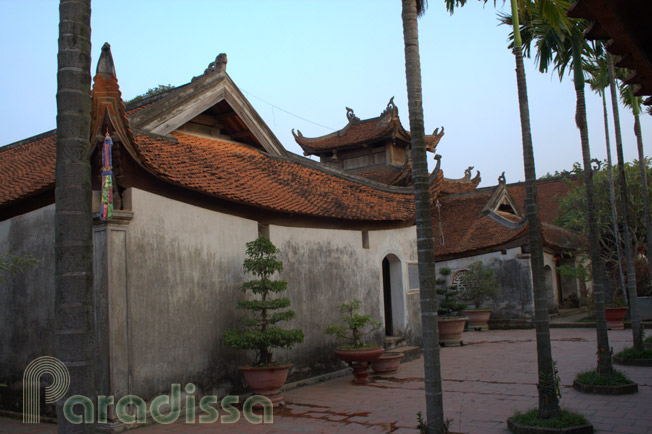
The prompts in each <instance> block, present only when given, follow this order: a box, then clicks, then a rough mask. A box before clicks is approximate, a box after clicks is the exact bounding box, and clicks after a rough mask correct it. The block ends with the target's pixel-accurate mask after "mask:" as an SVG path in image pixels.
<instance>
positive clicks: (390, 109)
mask: <svg viewBox="0 0 652 434" xmlns="http://www.w3.org/2000/svg"><path fill="white" fill-rule="evenodd" d="M387 115H391V116H398V107H396V105H394V97H391V98H390V99H389V102H388V103H387V107H386V108H385V110H384V111H383V112H382V113H381V114H380V117H384V116H387Z"/></svg>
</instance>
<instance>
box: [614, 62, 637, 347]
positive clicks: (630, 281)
mask: <svg viewBox="0 0 652 434" xmlns="http://www.w3.org/2000/svg"><path fill="white" fill-rule="evenodd" d="M607 59H608V63H609V87H610V88H611V104H612V107H613V112H614V129H615V130H616V154H617V155H618V178H619V179H618V181H619V182H620V198H621V207H622V208H621V215H622V219H623V242H624V244H625V261H626V262H627V292H628V293H629V313H630V315H631V318H632V339H633V341H634V342H633V343H634V348H636V349H639V350H642V349H643V329H642V328H641V315H640V313H639V311H638V300H637V294H636V271H635V270H634V255H633V254H632V237H631V234H630V233H629V224H628V220H629V219H628V214H629V213H628V211H627V205H628V203H629V195H628V193H627V180H626V179H625V159H624V158H623V139H622V137H621V135H620V115H619V114H618V95H616V79H615V75H614V64H613V59H612V57H611V54H607Z"/></svg>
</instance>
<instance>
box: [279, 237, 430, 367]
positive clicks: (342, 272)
mask: <svg viewBox="0 0 652 434" xmlns="http://www.w3.org/2000/svg"><path fill="white" fill-rule="evenodd" d="M269 234H270V239H271V241H272V242H273V243H274V244H275V245H276V246H277V247H278V248H279V249H280V251H281V254H280V258H281V260H282V261H283V263H284V271H283V273H282V274H281V277H282V279H283V280H285V281H287V282H288V291H287V296H288V297H289V298H290V300H291V301H292V308H293V310H295V312H296V314H297V317H296V318H295V320H293V321H292V322H291V323H288V327H292V328H300V329H302V330H303V331H304V334H305V340H304V343H303V344H300V345H297V346H296V347H295V348H294V349H293V350H290V351H282V352H281V353H280V354H279V356H280V357H281V358H283V359H285V360H288V361H291V362H292V363H294V364H295V368H294V370H293V375H294V376H295V377H297V376H308V375H314V374H318V373H322V372H326V371H330V370H333V369H335V368H338V367H342V366H343V365H341V362H339V361H337V359H335V357H334V354H333V349H334V348H335V347H336V346H337V345H338V343H337V342H336V341H335V340H334V338H332V337H330V336H327V335H325V334H324V333H323V331H324V329H325V328H326V326H327V325H329V324H332V323H337V322H339V318H340V317H341V313H340V312H339V311H338V306H339V305H340V304H342V303H345V302H350V301H352V300H354V299H359V300H360V301H361V302H362V308H361V312H362V313H369V314H371V315H372V316H373V317H374V318H375V319H376V320H379V321H381V322H382V321H384V304H383V287H382V266H381V264H382V260H383V258H384V257H385V256H387V255H394V256H395V257H396V258H397V259H398V260H399V261H400V264H401V266H400V276H398V277H397V279H396V280H398V281H400V282H405V281H406V279H407V274H406V273H407V267H406V264H405V261H406V260H415V259H416V258H415V255H416V249H415V248H414V239H415V231H414V228H408V229H398V230H393V231H374V232H370V233H369V248H368V249H365V248H363V244H362V233H361V232H360V231H352V230H351V231H349V230H334V229H311V228H291V227H282V226H271V227H270V228H269ZM397 268H398V267H397ZM395 271H397V272H398V269H395ZM406 287H407V285H402V288H398V287H395V288H394V289H396V293H395V294H393V295H395V296H396V297H395V298H394V300H393V302H394V303H393V304H394V306H393V308H394V309H393V312H394V315H395V316H396V319H397V321H395V324H396V325H397V326H398V327H397V330H396V333H395V334H401V335H403V336H406V337H408V339H409V340H411V341H416V340H417V339H420V338H417V336H416V335H417V334H419V331H420V329H419V328H416V329H415V326H414V324H410V323H409V320H410V319H411V318H414V317H415V316H416V317H417V318H419V315H418V312H414V309H415V307H414V303H413V298H414V295H408V294H407V293H406V291H405V288H406ZM417 307H418V303H417ZM419 320H420V319H419ZM383 339H384V332H383V329H380V330H379V331H377V332H376V333H374V334H373V335H371V336H370V337H369V341H375V342H376V343H379V344H380V343H382V341H383Z"/></svg>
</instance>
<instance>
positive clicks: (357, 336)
mask: <svg viewBox="0 0 652 434" xmlns="http://www.w3.org/2000/svg"><path fill="white" fill-rule="evenodd" d="M339 310H340V312H342V313H343V314H344V317H343V318H342V323H340V324H331V325H329V326H328V327H326V330H324V333H326V334H327V335H331V336H335V337H336V338H337V339H339V340H342V341H344V342H346V344H343V345H340V346H339V347H337V349H336V350H335V355H336V356H337V357H339V358H340V359H342V360H343V361H345V362H346V363H348V364H349V366H351V367H352V368H353V377H354V378H353V383H354V384H367V383H368V382H369V378H368V376H369V370H368V368H369V362H372V361H374V360H376V359H377V358H378V357H380V355H381V354H383V352H384V349H383V348H382V347H381V346H379V345H376V344H370V343H367V342H364V341H363V340H362V338H363V336H366V335H368V334H370V333H373V332H374V331H375V330H377V329H378V328H380V327H381V325H382V324H381V323H380V321H376V320H373V319H372V318H371V315H369V314H367V315H361V314H360V313H358V311H359V310H360V300H353V301H352V302H351V303H344V304H342V305H340V306H339Z"/></svg>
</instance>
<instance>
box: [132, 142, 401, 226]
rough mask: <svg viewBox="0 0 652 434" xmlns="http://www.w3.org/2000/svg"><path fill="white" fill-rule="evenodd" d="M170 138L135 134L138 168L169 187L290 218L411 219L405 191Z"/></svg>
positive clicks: (249, 151)
mask: <svg viewBox="0 0 652 434" xmlns="http://www.w3.org/2000/svg"><path fill="white" fill-rule="evenodd" d="M172 135H173V136H174V137H175V138H176V139H177V140H178V143H174V142H173V141H168V140H165V139H163V138H156V137H150V136H147V135H138V136H137V138H136V142H137V151H138V154H139V157H140V159H141V161H142V163H143V165H144V166H145V167H146V168H147V169H149V170H151V171H152V172H153V173H154V174H155V175H156V176H157V177H159V178H162V179H165V180H167V181H170V182H172V183H174V184H178V185H181V186H184V187H187V188H190V189H193V190H196V191H199V192H202V193H206V194H209V195H211V196H215V197H219V198H222V199H227V200H232V201H236V202H239V203H242V204H246V205H251V206H255V207H260V208H265V209H269V210H273V211H279V212H285V213H290V214H302V215H309V216H318V217H329V218H340V219H349V220H365V221H408V220H411V219H413V215H414V196H413V195H412V194H411V191H410V190H406V191H405V193H403V192H391V191H387V190H386V189H380V188H374V187H372V186H369V185H366V184H365V183H363V182H355V181H353V180H350V179H347V178H343V177H339V176H336V175H334V174H330V173H327V172H326V171H322V170H318V169H317V168H313V167H309V166H308V165H303V164H300V163H299V162H296V161H293V160H290V159H285V158H275V157H270V156H269V155H267V154H264V153H262V152H260V151H258V150H256V149H254V148H251V147H249V146H246V145H242V144H239V143H234V142H229V141H222V140H215V139H208V138H202V137H197V136H193V135H189V134H183V133H179V132H175V133H173V134H172Z"/></svg>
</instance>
